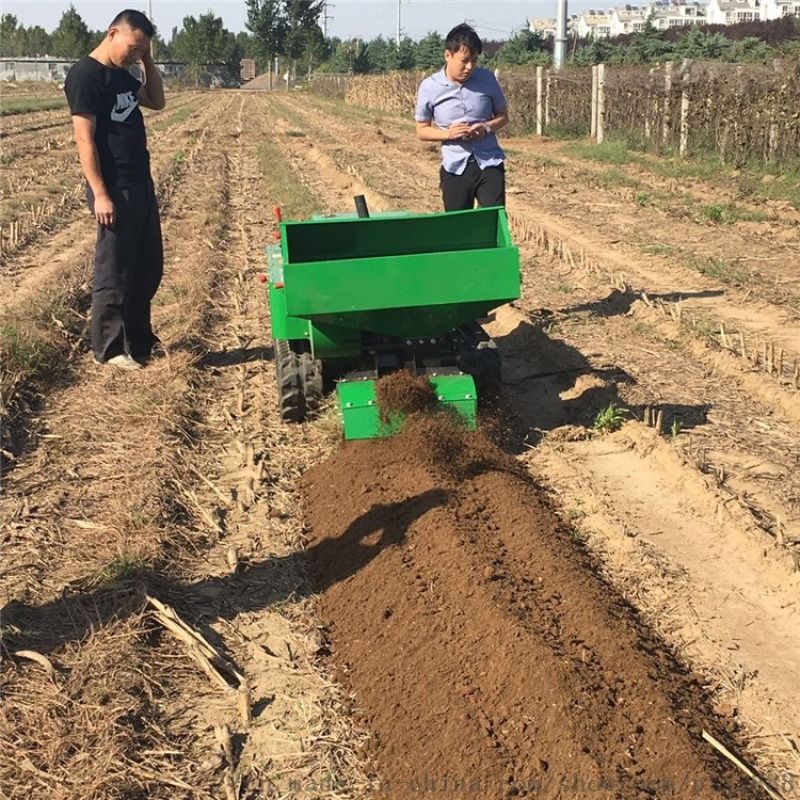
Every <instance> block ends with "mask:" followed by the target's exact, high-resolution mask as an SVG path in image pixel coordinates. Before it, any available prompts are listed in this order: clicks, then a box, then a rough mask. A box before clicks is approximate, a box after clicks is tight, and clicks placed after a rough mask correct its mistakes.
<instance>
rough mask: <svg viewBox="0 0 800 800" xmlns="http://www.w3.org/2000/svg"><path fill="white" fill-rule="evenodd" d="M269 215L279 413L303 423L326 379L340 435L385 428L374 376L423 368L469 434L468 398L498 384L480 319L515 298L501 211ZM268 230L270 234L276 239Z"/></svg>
mask: <svg viewBox="0 0 800 800" xmlns="http://www.w3.org/2000/svg"><path fill="white" fill-rule="evenodd" d="M356 208H357V213H356V214H350V215H343V216H334V217H323V218H314V219H310V220H305V221H298V222H295V221H282V220H280V212H279V211H278V210H277V209H276V215H277V217H278V220H279V228H280V231H279V236H280V240H279V242H277V243H275V244H273V245H270V246H269V247H268V248H267V274H266V276H265V278H264V279H265V280H266V282H267V284H268V290H269V303H270V312H271V325H272V338H273V341H274V352H275V363H276V369H277V377H278V391H279V395H280V404H281V416H282V418H283V419H284V420H285V421H286V422H301V421H303V420H304V419H306V417H307V416H308V415H309V414H310V413H313V411H314V409H315V408H316V407H317V406H318V405H319V402H320V400H321V399H322V397H323V396H324V394H325V393H326V392H327V391H328V390H330V389H332V388H333V386H334V385H335V386H336V391H337V394H338V402H339V407H340V409H341V415H342V419H343V422H344V435H345V438H346V439H368V438H374V437H380V436H388V435H391V434H392V433H393V432H394V431H395V430H396V428H397V426H398V420H396V419H395V420H391V421H387V419H385V418H384V415H383V414H381V413H380V410H379V408H378V404H377V401H376V392H375V384H376V381H377V380H378V378H380V377H382V376H384V375H387V374H389V373H392V372H395V371H397V370H402V369H405V370H408V371H409V372H411V373H412V374H414V375H424V376H426V377H427V378H428V380H429V381H430V382H431V384H432V385H433V387H434V390H435V393H436V396H437V398H438V402H439V403H440V404H443V405H447V406H450V407H452V408H453V409H454V410H456V411H457V412H458V413H459V414H461V416H462V417H463V419H464V422H465V424H466V425H467V427H469V428H471V429H474V427H475V417H476V411H477V398H478V394H479V392H480V393H481V394H486V393H492V392H494V391H497V390H498V389H499V382H500V356H499V353H498V351H497V348H496V346H495V343H494V342H493V341H492V340H491V339H490V338H489V336H488V335H487V334H486V333H485V331H484V330H483V328H482V327H481V326H480V324H479V323H478V320H479V319H480V318H482V317H484V316H485V315H487V314H488V313H489V312H490V311H491V310H492V309H493V308H496V307H497V306H499V305H502V304H503V303H506V302H509V301H511V300H515V299H516V298H518V297H519V293H520V273H519V252H518V250H517V248H516V247H515V246H514V245H513V242H512V241H511V235H510V233H509V229H508V220H507V218H506V214H505V211H504V210H503V209H502V208H481V209H475V210H471V211H458V212H450V213H438V214H411V213H399V212H398V213H382V214H377V215H373V216H370V215H369V213H368V211H367V209H366V203H365V202H364V200H363V198H361V197H358V198H356ZM277 237H278V232H277V231H276V238H277Z"/></svg>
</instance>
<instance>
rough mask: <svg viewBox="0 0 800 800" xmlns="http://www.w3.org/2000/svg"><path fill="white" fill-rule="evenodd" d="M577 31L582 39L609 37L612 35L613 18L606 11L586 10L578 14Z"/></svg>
mask: <svg viewBox="0 0 800 800" xmlns="http://www.w3.org/2000/svg"><path fill="white" fill-rule="evenodd" d="M575 31H576V32H577V34H578V36H579V37H580V38H581V39H607V38H608V37H609V36H610V35H611V19H610V17H609V16H608V14H606V12H605V11H594V10H593V9H592V10H590V11H586V12H584V13H583V14H580V15H579V16H578V19H577V21H576V23H575Z"/></svg>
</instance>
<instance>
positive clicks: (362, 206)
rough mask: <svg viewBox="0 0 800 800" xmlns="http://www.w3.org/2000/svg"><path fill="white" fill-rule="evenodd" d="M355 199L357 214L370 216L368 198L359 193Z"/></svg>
mask: <svg viewBox="0 0 800 800" xmlns="http://www.w3.org/2000/svg"><path fill="white" fill-rule="evenodd" d="M353 199H354V200H355V201H356V214H358V216H359V217H368V216H369V208H367V198H366V197H364V195H363V194H357V195H356V196H355V197H354V198H353Z"/></svg>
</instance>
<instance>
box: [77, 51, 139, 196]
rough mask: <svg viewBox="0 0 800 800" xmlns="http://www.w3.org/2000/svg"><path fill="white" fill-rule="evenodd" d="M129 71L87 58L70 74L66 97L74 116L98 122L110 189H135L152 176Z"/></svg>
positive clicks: (134, 82) (136, 87)
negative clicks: (89, 116) (129, 187)
mask: <svg viewBox="0 0 800 800" xmlns="http://www.w3.org/2000/svg"><path fill="white" fill-rule="evenodd" d="M140 88H141V83H139V81H137V80H136V78H134V77H133V75H131V74H130V73H129V72H128V71H127V70H124V69H117V68H114V67H106V66H105V65H103V64H101V63H100V62H99V61H95V59H93V58H92V57H91V56H84V57H83V58H82V59H81V60H80V61H78V63H77V64H75V65H74V66H73V67H72V68H71V69H70V71H69V73H68V74H67V79H66V82H65V83H64V93H65V94H66V95H67V102H68V103H69V110H70V113H71V114H89V115H91V116H93V117H95V119H96V125H95V133H94V141H95V144H96V145H97V153H98V155H99V156H100V169H101V171H102V173H103V180H104V181H105V183H106V186H108V187H109V188H110V187H122V186H131V185H132V184H135V183H139V182H141V181H143V180H145V179H146V178H147V177H148V176H149V175H150V154H149V153H148V152H147V135H146V133H145V130H144V118H143V117H142V112H141V110H140V108H139V100H138V99H137V96H136V94H137V92H138V91H139V89H140Z"/></svg>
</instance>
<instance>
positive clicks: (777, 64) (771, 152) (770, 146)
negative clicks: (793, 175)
mask: <svg viewBox="0 0 800 800" xmlns="http://www.w3.org/2000/svg"><path fill="white" fill-rule="evenodd" d="M772 69H773V70H774V72H776V73H779V72H780V71H781V70H782V69H783V62H782V61H781V59H779V58H776V59H773V61H772ZM777 85H780V80H778V81H777ZM779 91H780V90H779ZM779 97H780V94H779V96H778V97H775V98H773V102H772V103H770V112H769V115H770V121H769V138H768V141H767V163H769V162H771V161H775V158H776V157H777V155H778V122H777V120H776V119H775V117H776V115H777V114H779V113H780V112H779V111H778V110H777V109H779V108H781V107H782V106H781V104H780V103H778V102H777V101H778V99H779Z"/></svg>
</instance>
